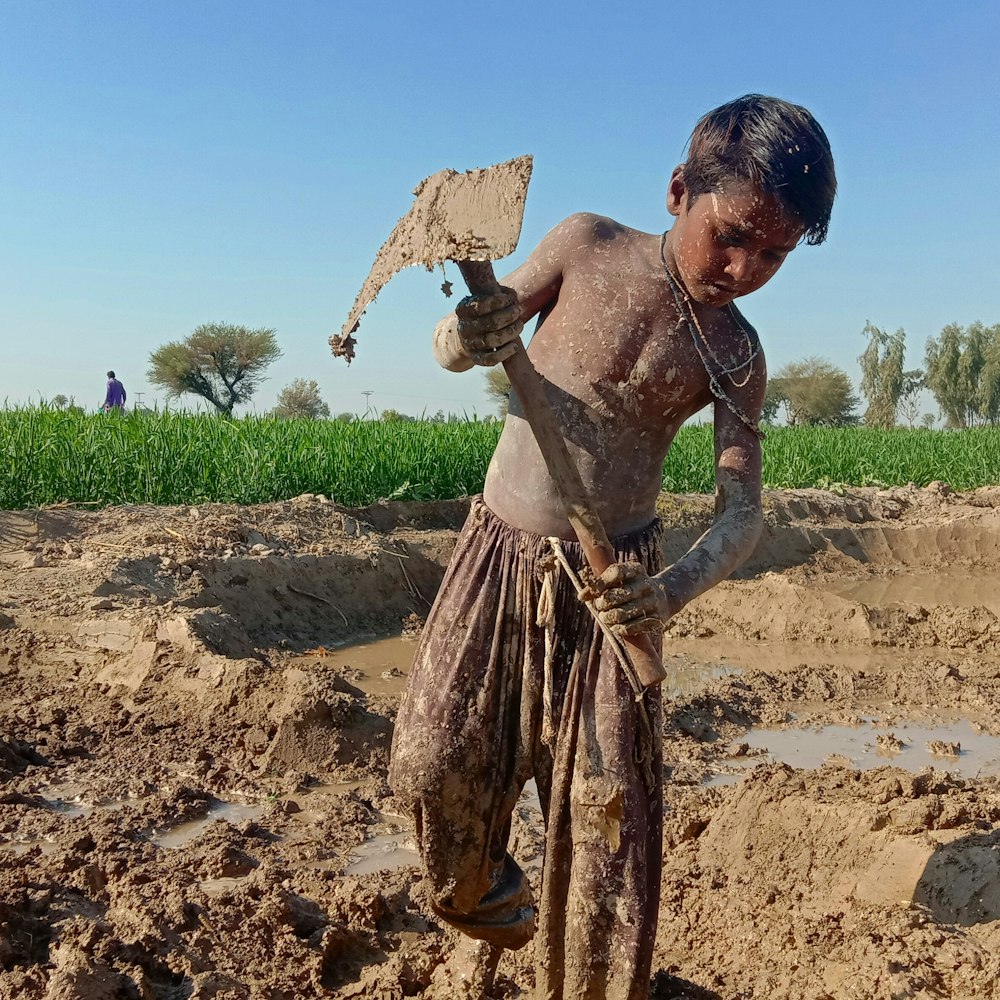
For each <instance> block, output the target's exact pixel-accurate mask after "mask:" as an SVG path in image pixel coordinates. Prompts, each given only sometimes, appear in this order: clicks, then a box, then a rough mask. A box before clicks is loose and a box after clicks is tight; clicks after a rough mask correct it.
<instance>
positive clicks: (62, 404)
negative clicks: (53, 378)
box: [52, 392, 71, 410]
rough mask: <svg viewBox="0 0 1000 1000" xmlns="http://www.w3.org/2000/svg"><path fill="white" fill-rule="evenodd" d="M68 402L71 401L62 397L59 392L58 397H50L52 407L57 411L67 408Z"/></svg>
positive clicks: (66, 397)
mask: <svg viewBox="0 0 1000 1000" xmlns="http://www.w3.org/2000/svg"><path fill="white" fill-rule="evenodd" d="M70 402H71V400H70V398H69V396H64V395H63V394H62V393H61V392H60V393H59V394H58V395H56V396H53V397H52V405H53V406H54V407H55V408H56V409H57V410H65V409H66V407H67V406H69V404H70Z"/></svg>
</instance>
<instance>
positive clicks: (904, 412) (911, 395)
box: [896, 369, 933, 427]
mask: <svg viewBox="0 0 1000 1000" xmlns="http://www.w3.org/2000/svg"><path fill="white" fill-rule="evenodd" d="M923 388H924V373H923V372H922V371H920V370H919V369H915V370H914V371H909V372H903V389H902V392H901V393H900V396H899V403H898V404H897V406H896V412H897V413H898V414H899V416H900V417H902V418H903V420H905V421H906V426H907V427H912V426H913V425H914V424H915V423H916V422H917V416H918V414H919V413H920V390H921V389H923ZM932 419H933V418H932Z"/></svg>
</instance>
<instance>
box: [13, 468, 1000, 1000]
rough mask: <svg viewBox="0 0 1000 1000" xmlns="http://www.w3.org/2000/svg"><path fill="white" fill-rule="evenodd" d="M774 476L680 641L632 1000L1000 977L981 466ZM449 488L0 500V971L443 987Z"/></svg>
mask: <svg viewBox="0 0 1000 1000" xmlns="http://www.w3.org/2000/svg"><path fill="white" fill-rule="evenodd" d="M766 503H767V530H766V533H765V537H764V538H763V540H762V541H761V544H760V546H759V548H758V550H757V552H756V554H755V556H754V557H753V559H752V561H751V562H750V563H749V564H748V565H747V566H746V567H744V569H743V570H742V571H741V573H740V574H739V576H738V578H736V579H734V580H731V581H729V582H727V583H725V584H722V585H720V586H719V587H717V588H716V589H715V590H714V591H712V592H711V593H709V594H707V595H705V596H704V597H703V598H701V599H700V600H699V601H698V602H696V603H695V604H693V605H691V606H690V607H689V608H688V609H686V610H685V611H684V612H683V613H682V614H680V615H679V616H678V617H677V619H676V620H675V621H674V622H673V624H672V626H671V628H670V631H669V634H668V640H667V644H666V647H667V648H666V662H667V664H668V666H669V667H670V679H669V680H668V682H667V684H666V685H665V694H666V695H667V697H668V701H667V711H666V717H667V722H668V725H667V733H666V743H665V753H666V769H665V779H666V780H665V788H666V797H667V801H668V805H669V813H668V818H667V830H666V839H665V844H664V871H663V907H662V912H661V919H660V930H659V935H658V941H657V952H656V960H655V964H654V969H655V970H656V975H655V977H654V980H653V983H652V986H651V996H652V997H655V998H667V997H689V998H702V1000H704V998H721V1000H736V998H748V997H752V998H764V997H767V998H769V1000H778V998H803V997H808V998H836V1000H848V998H852V1000H867V998H909V997H913V998H918V997H919V998H931V997H935V998H936V997H970V998H971V997H976V998H978V997H984V998H985V997H995V996H1000V985H998V981H1000V489H988V490H981V491H978V492H976V493H974V494H965V495H955V494H952V493H951V492H950V491H949V490H948V489H947V488H946V487H942V486H940V485H938V486H933V485H932V488H928V489H926V490H918V489H915V488H908V489H898V490H888V491H874V490H856V491H849V492H847V493H845V494H844V495H842V496H838V495H834V494H831V493H824V492H818V491H801V492H787V493H773V494H770V495H768V496H767V498H766ZM465 509H466V507H465V504H463V503H461V502H455V503H448V504H433V505H416V504H410V505H408V504H389V505H382V506H375V507H371V508H367V509H365V510H354V511H345V510H343V509H340V508H337V507H336V506H335V505H333V504H330V503H328V502H326V500H325V499H324V498H322V497H315V496H304V497H300V498H298V499H296V500H293V501H289V502H287V503H282V504H271V505H265V506H260V507H231V506H220V505H207V506H200V507H177V508H152V507H128V508H115V509H112V510H106V511H100V512H91V511H86V510H79V509H69V508H66V509H49V510H44V511H38V512H27V513H25V512H4V513H0V691H2V695H3V697H2V699H0V862H2V863H0V997H2V998H4V1000H7V998H10V1000H13V998H19V1000H36V998H39V1000H40V998H52V1000H71V998H82V1000H112V998H115V1000H117V998H155V1000H187V998H197V1000H203V998H218V1000H229V998H257V997H261V998H268V1000H292V998H298V997H344V998H347V997H366V998H374V1000H378V998H393V1000H395V998H400V997H404V996H428V997H429V996H431V995H435V993H436V987H435V986H434V985H433V983H434V982H436V981H437V979H439V978H440V975H441V962H442V959H443V958H444V956H445V955H446V954H447V953H448V951H449V949H450V946H451V944H452V938H451V937H450V936H449V932H447V931H445V930H444V929H443V928H442V927H441V926H440V925H439V924H437V923H436V922H435V921H434V920H433V919H432V918H431V917H430V916H429V911H428V910H427V909H426V907H425V905H424V900H425V897H424V892H423V889H422V884H421V879H420V873H419V868H418V867H417V866H416V865H415V864H414V855H413V851H412V847H411V845H410V842H409V833H410V831H409V826H408V821H407V820H406V819H405V818H403V817H401V816H399V815H398V813H399V808H398V805H396V804H395V803H394V802H393V799H392V796H391V794H390V791H389V789H388V787H387V784H386V779H385V774H386V764H387V758H388V748H389V743H390V739H391V732H392V724H393V718H394V715H395V711H396V706H397V704H398V701H399V696H400V692H401V690H402V685H403V683H404V682H405V673H406V671H407V669H408V653H409V650H410V649H412V645H411V640H408V639H407V638H406V637H407V636H409V635H413V634H415V633H416V632H418V631H419V628H420V624H421V621H422V618H423V616H424V615H425V614H426V612H427V609H428V606H429V605H428V602H429V601H430V600H431V599H432V598H433V595H434V592H435V588H436V587H437V585H438V583H439V581H440V579H441V575H442V572H443V567H444V565H445V563H446V561H447V558H448V555H449V553H450V550H451V547H452V545H453V543H454V539H455V535H456V529H457V527H458V526H459V524H460V523H461V520H462V518H463V516H464V511H465ZM662 509H663V514H664V516H665V518H666V519H667V521H668V523H669V524H670V525H671V530H670V531H669V532H668V535H667V543H666V544H667V546H668V550H669V551H668V555H669V554H672V553H674V554H675V553H679V552H680V551H682V550H683V549H684V548H685V547H686V546H687V544H689V543H690V541H691V540H692V539H693V538H695V537H697V535H698V534H699V533H700V531H701V530H703V528H704V527H705V525H706V524H707V523H708V519H709V518H710V516H711V513H710V501H709V500H708V499H707V498H702V497H667V496H665V497H663V499H662ZM401 633H402V635H401ZM383 636H389V637H390V638H388V639H386V640H384V641H376V640H377V639H379V637H383ZM349 643H350V645H349ZM359 643H360V644H359ZM540 827H541V817H540V816H539V815H538V812H537V808H536V807H535V805H534V804H533V801H532V799H531V796H530V794H526V796H525V797H524V799H523V800H522V805H521V807H520V809H519V813H518V817H517V820H516V823H515V829H514V841H515V844H516V850H517V853H518V855H519V857H520V859H521V860H522V861H523V862H525V864H526V866H527V867H528V869H529V871H532V872H534V873H536V874H537V871H538V853H539V847H540V838H539V830H540ZM532 978H533V971H532V965H531V956H530V950H526V951H525V952H521V953H516V954H513V955H511V954H508V955H506V956H505V957H504V959H503V961H502V963H501V967H500V972H499V976H498V978H497V982H496V984H495V987H494V994H493V995H494V996H495V997H496V998H501V997H503V998H510V997H517V996H523V995H528V994H530V990H531V986H532Z"/></svg>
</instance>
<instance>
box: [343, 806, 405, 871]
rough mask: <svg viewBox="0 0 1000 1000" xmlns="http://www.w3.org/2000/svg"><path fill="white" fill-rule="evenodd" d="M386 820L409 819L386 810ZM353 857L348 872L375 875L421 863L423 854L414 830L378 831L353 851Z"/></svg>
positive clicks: (383, 817)
mask: <svg viewBox="0 0 1000 1000" xmlns="http://www.w3.org/2000/svg"><path fill="white" fill-rule="evenodd" d="M379 819H380V820H381V821H382V822H386V821H388V822H399V823H406V822H408V821H407V820H406V819H405V818H404V817H402V816H393V815H391V814H388V813H384V814H382V815H381V816H379ZM351 858H352V859H353V860H351V861H350V863H349V864H348V865H347V867H346V868H344V874H345V875H374V874H375V873H376V872H389V871H395V870H396V869H398V868H404V867H406V866H407V865H419V864H420V854H419V853H418V852H417V842H416V840H414V834H413V830H412V829H408V828H407V829H402V830H399V831H398V832H396V833H388V832H387V833H377V834H376V835H375V836H374V837H370V838H369V839H368V840H366V841H365V842H364V843H363V844H359V845H358V846H357V847H355V848H354V850H353V851H352V852H351Z"/></svg>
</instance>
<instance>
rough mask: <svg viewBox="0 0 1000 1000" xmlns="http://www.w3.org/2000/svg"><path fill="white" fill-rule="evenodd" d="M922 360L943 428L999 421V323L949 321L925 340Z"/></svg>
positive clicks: (928, 385)
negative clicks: (965, 323)
mask: <svg viewBox="0 0 1000 1000" xmlns="http://www.w3.org/2000/svg"><path fill="white" fill-rule="evenodd" d="M924 363H925V364H926V366H927V380H926V381H927V387H928V388H929V389H930V390H931V392H932V393H933V394H934V398H935V399H936V400H937V404H938V406H939V407H940V408H941V412H942V413H943V414H944V418H945V426H946V427H975V426H977V425H981V424H996V423H1000V324H994V325H993V326H990V327H987V326H983V324H982V323H979V322H976V323H971V324H970V325H969V326H968V328H966V329H963V328H962V327H960V326H959V325H958V324H957V323H949V324H948V325H947V326H946V327H945V328H944V329H943V330H942V331H941V335H940V337H938V338H934V337H931V338H930V339H929V340H928V341H927V351H926V354H925V356H924Z"/></svg>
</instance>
